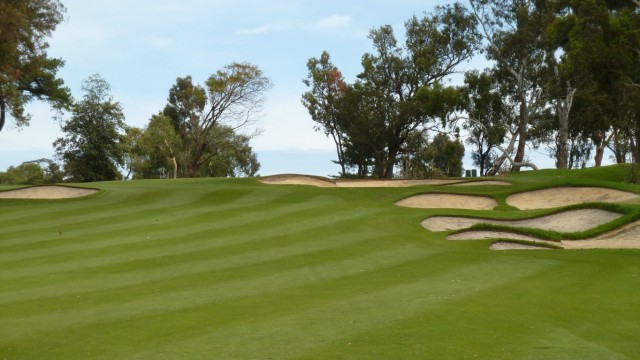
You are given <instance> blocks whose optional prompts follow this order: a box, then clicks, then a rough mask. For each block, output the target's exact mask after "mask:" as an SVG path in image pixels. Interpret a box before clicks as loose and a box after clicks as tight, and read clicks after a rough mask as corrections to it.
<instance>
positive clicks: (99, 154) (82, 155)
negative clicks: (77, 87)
mask: <svg viewBox="0 0 640 360" xmlns="http://www.w3.org/2000/svg"><path fill="white" fill-rule="evenodd" d="M110 88H111V87H110V85H109V83H108V82H107V81H106V80H104V79H103V78H101V77H100V76H99V75H93V76H91V77H89V79H88V80H86V81H85V82H84V83H83V85H82V90H83V91H84V93H85V94H84V96H83V98H82V100H81V101H79V102H77V103H76V104H74V105H73V110H72V115H71V118H70V119H69V120H67V121H65V123H64V124H63V126H62V131H63V132H64V133H65V136H64V137H62V138H58V139H57V140H56V141H55V142H54V143H53V145H54V147H55V149H56V153H57V156H58V157H59V158H60V159H62V160H63V162H64V169H65V173H66V174H67V176H68V177H69V178H70V179H71V180H73V181H77V182H90V181H105V180H115V179H118V178H120V177H121V175H120V172H119V171H118V167H119V166H123V165H124V147H123V146H122V143H123V142H124V139H123V132H124V128H125V124H124V115H123V113H122V106H121V105H120V103H118V102H116V101H115V100H114V99H113V97H112V96H111V95H110V94H109V91H110Z"/></svg>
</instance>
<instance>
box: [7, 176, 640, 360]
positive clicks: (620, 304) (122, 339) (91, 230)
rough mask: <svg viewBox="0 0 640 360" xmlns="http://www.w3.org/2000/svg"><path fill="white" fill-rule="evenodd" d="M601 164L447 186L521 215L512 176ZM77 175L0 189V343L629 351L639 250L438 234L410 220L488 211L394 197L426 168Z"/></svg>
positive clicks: (107, 353) (510, 354)
mask: <svg viewBox="0 0 640 360" xmlns="http://www.w3.org/2000/svg"><path fill="white" fill-rule="evenodd" d="M610 172H614V173H615V172H617V168H613V169H609V172H607V171H602V172H601V173H602V174H603V177H598V176H597V175H598V174H600V173H599V172H595V171H592V172H581V171H579V172H577V173H578V174H579V175H575V174H574V173H573V172H570V171H567V172H557V173H556V172H546V173H545V174H544V176H541V175H540V174H539V173H533V172H532V173H527V174H524V173H523V174H518V175H514V176H512V177H508V178H507V179H506V180H507V181H509V182H510V183H512V184H513V185H512V186H493V185H486V186H473V187H464V186H460V187H455V188H454V187H452V188H447V190H448V191H450V192H451V193H455V194H459V195H481V196H490V197H492V198H494V199H496V201H497V203H498V206H497V208H496V209H497V210H492V211H491V214H492V216H491V217H492V218H496V219H510V220H513V219H523V218H531V217H535V216H543V215H548V214H549V213H550V211H548V210H529V211H521V210H516V209H514V208H512V207H509V206H508V205H507V204H506V202H505V201H506V198H507V197H508V196H509V195H511V194H513V193H516V192H523V191H528V190H532V189H540V188H542V187H545V186H559V185H562V186H578V185H581V186H597V187H612V188H616V189H618V190H624V191H631V192H634V191H635V192H638V187H637V186H635V185H630V184H623V183H620V182H618V180H619V179H618V180H610V178H611V174H610ZM584 174H587V175H589V176H591V177H588V176H584ZM92 185H94V186H95V187H96V188H98V189H100V194H98V195H97V196H89V197H82V198H75V199H68V200H64V201H30V200H16V199H12V200H6V199H0V227H1V228H2V232H0V263H1V264H2V266H1V267H0V306H2V311H0V324H2V326H0V358H7V359H158V358H166V359H175V358H179V359H203V358H219V359H252V358H259V359H268V358H272V359H334V358H335V359H338V358H346V359H425V358H435V359H449V358H465V359H466V358H485V359H517V358H531V359H533V358H554V359H557V358H580V359H603V358H616V359H635V358H640V348H639V347H638V346H637V344H639V343H640V315H638V314H637V311H636V310H637V309H638V308H640V298H639V297H638V296H636V295H637V294H636V293H637V291H636V289H637V286H636V285H638V284H637V283H638V281H640V270H639V267H638V254H639V252H638V250H631V249H623V250H609V249H607V250H597V249H595V250H585V251H509V252H491V251H487V247H488V246H489V243H490V242H491V241H492V240H482V241H468V242H464V241H445V236H446V235H447V234H448V233H447V232H429V231H426V230H425V229H424V228H422V227H421V226H420V221H421V220H422V219H424V218H425V217H429V216H435V215H443V216H465V217H482V216H483V214H485V213H487V212H488V211H486V210H469V209H420V208H403V207H398V206H396V205H395V204H394V203H395V201H397V200H399V199H404V198H407V197H410V196H412V195H415V194H416V193H418V192H421V193H424V192H429V191H430V192H436V191H437V190H438V189H441V188H438V187H436V186H435V185H423V187H421V188H419V189H416V188H351V189H342V188H319V187H313V186H298V187H296V186H270V185H267V184H263V183H260V182H259V181H257V180H252V179H228V180H220V179H194V180H177V181H165V180H156V181H132V182H109V183H98V184H92ZM430 186H431V187H430ZM0 189H1V187H0ZM616 206H617V207H619V208H617V209H618V210H620V212H621V213H623V214H624V215H623V217H622V218H620V219H618V220H615V221H618V222H619V224H620V225H623V224H624V223H626V224H632V223H633V222H634V221H635V220H634V218H635V219H637V216H638V206H639V205H636V204H626V205H616ZM485 217H486V216H485ZM615 221H614V222H615ZM599 228H601V227H599ZM598 231H600V230H598ZM523 324H526V326H523Z"/></svg>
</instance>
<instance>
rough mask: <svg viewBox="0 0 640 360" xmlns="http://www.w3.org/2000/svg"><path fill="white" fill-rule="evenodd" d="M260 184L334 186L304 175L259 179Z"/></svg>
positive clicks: (329, 182) (332, 183)
mask: <svg viewBox="0 0 640 360" xmlns="http://www.w3.org/2000/svg"><path fill="white" fill-rule="evenodd" d="M260 182H262V183H265V184H271V185H310V186H318V187H335V186H336V184H335V183H334V182H333V181H331V180H328V179H322V178H316V177H313V176H306V175H273V176H266V177H263V178H261V179H260Z"/></svg>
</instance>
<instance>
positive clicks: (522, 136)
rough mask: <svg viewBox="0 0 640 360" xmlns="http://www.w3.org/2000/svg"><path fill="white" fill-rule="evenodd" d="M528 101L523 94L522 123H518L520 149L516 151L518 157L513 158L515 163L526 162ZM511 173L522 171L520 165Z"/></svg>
mask: <svg viewBox="0 0 640 360" xmlns="http://www.w3.org/2000/svg"><path fill="white" fill-rule="evenodd" d="M528 123H529V121H528V116H527V99H526V95H524V94H522V95H521V97H520V122H519V123H518V148H517V150H516V156H515V157H514V158H513V162H514V163H516V164H517V163H521V162H522V161H523V160H524V151H525V148H526V145H527V125H528ZM511 171H520V166H519V165H513V166H512V167H511Z"/></svg>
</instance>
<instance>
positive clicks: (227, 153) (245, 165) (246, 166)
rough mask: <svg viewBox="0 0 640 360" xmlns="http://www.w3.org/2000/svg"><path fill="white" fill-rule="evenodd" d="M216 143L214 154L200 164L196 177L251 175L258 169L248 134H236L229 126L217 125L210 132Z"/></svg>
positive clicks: (256, 158)
mask: <svg viewBox="0 0 640 360" xmlns="http://www.w3.org/2000/svg"><path fill="white" fill-rule="evenodd" d="M211 137H212V138H213V139H211V142H213V143H215V144H217V151H216V154H215V156H213V157H211V158H210V160H209V162H208V163H207V164H205V165H204V166H202V167H201V168H200V169H199V171H198V173H197V174H196V176H198V177H239V176H243V177H252V176H256V174H257V173H258V170H260V163H259V162H258V157H257V155H256V154H255V153H254V152H253V149H252V148H251V146H250V145H249V140H251V138H250V137H249V136H245V135H241V134H237V133H236V132H235V131H233V129H232V128H230V127H223V126H219V127H216V128H215V129H214V131H212V133H211Z"/></svg>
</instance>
